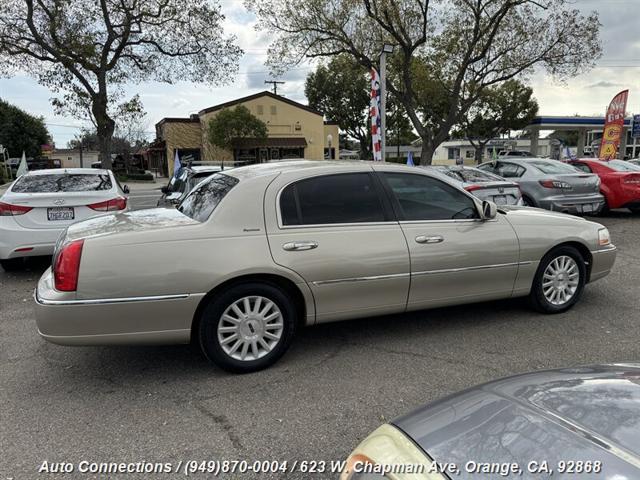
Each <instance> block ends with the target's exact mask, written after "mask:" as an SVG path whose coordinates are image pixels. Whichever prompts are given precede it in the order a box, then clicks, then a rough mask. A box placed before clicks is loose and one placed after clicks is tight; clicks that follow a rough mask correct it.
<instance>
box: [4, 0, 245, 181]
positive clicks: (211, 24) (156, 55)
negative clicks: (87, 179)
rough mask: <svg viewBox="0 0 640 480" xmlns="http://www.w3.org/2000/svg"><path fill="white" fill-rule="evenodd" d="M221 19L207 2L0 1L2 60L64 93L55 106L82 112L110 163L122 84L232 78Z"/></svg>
mask: <svg viewBox="0 0 640 480" xmlns="http://www.w3.org/2000/svg"><path fill="white" fill-rule="evenodd" d="M223 20H224V17H223V15H222V14H221V13H220V10H219V7H218V6H217V5H215V4H211V2H209V1H208V0H2V2H1V3H0V62H2V64H3V65H6V66H8V67H9V69H10V72H9V73H16V72H26V73H28V74H29V75H31V76H33V77H35V78H36V79H37V80H38V81H39V82H40V83H41V84H43V85H45V86H47V87H48V88H50V89H51V90H53V91H54V92H57V93H62V94H63V97H62V99H61V100H58V105H57V107H58V108H60V107H63V108H64V109H66V111H67V112H74V111H75V113H76V114H79V113H80V112H84V113H88V114H89V115H90V118H92V119H93V121H94V123H95V127H96V131H97V135H98V139H99V149H100V154H101V161H102V164H103V166H104V167H107V168H108V167H110V166H111V138H112V137H113V133H114V130H115V127H116V122H115V119H114V118H113V115H115V114H118V112H122V110H123V109H124V110H125V111H130V110H131V108H135V105H133V104H132V103H131V100H130V101H129V102H123V103H120V104H119V105H116V103H118V102H119V101H120V100H122V92H123V90H122V86H123V85H124V84H126V83H137V82H142V81H147V80H156V81H161V82H167V83H173V82H176V81H178V80H191V81H196V82H206V83H216V82H219V81H222V80H228V79H229V78H230V74H231V73H233V72H234V71H235V70H236V68H237V62H238V59H239V56H240V54H241V50H240V49H239V48H238V47H237V46H235V45H234V38H233V37H225V36H224V35H223V34H222V21H223Z"/></svg>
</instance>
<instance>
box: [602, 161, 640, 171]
mask: <svg viewBox="0 0 640 480" xmlns="http://www.w3.org/2000/svg"><path fill="white" fill-rule="evenodd" d="M605 165H607V166H608V167H610V168H613V169H614V170H615V171H616V172H640V167H639V166H638V165H634V164H633V163H629V162H625V161H624V160H611V161H609V162H606V163H605Z"/></svg>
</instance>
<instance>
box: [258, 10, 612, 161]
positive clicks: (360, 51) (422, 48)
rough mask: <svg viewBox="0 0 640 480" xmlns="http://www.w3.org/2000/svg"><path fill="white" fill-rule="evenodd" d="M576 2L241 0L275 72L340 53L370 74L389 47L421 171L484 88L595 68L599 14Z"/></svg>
mask: <svg viewBox="0 0 640 480" xmlns="http://www.w3.org/2000/svg"><path fill="white" fill-rule="evenodd" d="M573 3H574V2H572V1H571V0H473V1H471V0H440V1H434V0H333V1H331V2H327V1H326V0H307V1H305V2H291V1H289V0H245V5H246V6H247V7H248V8H249V9H250V10H251V11H253V12H254V13H255V14H256V15H257V17H258V25H257V27H258V28H260V29H263V30H266V31H268V33H269V34H270V35H272V37H273V39H274V40H273V43H272V44H271V45H270V48H269V64H270V65H271V68H272V70H274V72H281V71H284V70H286V69H287V68H290V67H291V66H293V65H296V64H298V63H299V62H300V61H301V60H303V59H304V58H317V57H333V56H335V55H339V54H348V55H350V56H351V57H353V58H354V59H355V60H357V61H358V62H359V63H360V64H361V65H363V66H364V67H366V68H370V67H372V66H374V65H376V64H377V63H378V57H379V54H380V51H381V50H382V46H383V45H384V44H392V45H395V53H394V54H393V58H391V59H390V62H389V63H390V67H391V68H393V69H394V70H395V72H390V75H389V77H388V81H387V87H388V90H389V92H390V93H391V95H392V96H393V97H395V98H396V99H397V100H398V101H399V102H400V103H401V104H402V105H403V106H404V108H405V111H406V114H407V115H408V117H409V119H410V120H411V123H412V124H413V127H414V128H415V131H416V132H417V134H418V135H419V136H420V138H421V140H422V154H421V158H420V163H422V164H430V163H431V160H432V156H433V152H434V151H435V149H436V148H437V146H438V145H439V144H440V143H442V142H443V141H444V140H445V139H446V138H447V137H448V136H449V134H450V131H451V128H452V127H453V126H454V125H455V124H456V123H458V122H459V121H460V118H461V117H462V116H463V115H464V114H465V113H466V112H467V110H469V109H470V108H471V107H472V106H473V105H474V104H475V103H476V102H477V101H478V99H479V98H480V96H481V95H482V93H483V91H484V90H485V89H486V88H489V87H491V86H494V85H499V84H501V83H503V82H504V81H506V80H509V79H511V78H522V79H526V78H527V76H528V75H530V74H531V73H532V72H533V71H534V69H535V68H545V69H546V71H547V72H548V73H549V74H550V75H552V76H553V77H555V78H556V79H559V80H564V79H567V78H570V77H572V76H575V75H577V74H579V73H581V72H584V71H586V70H588V69H589V68H591V67H592V66H593V65H594V64H595V62H596V61H597V60H598V58H599V57H600V55H601V44H600V40H599V32H600V22H599V19H598V14H597V13H596V12H592V13H591V14H589V15H583V14H582V13H580V11H579V10H577V9H575V8H573V6H572V5H573ZM394 79H395V80H394ZM425 79H426V80H428V81H426V82H423V81H422V80H425ZM432 93H435V95H434V94H432Z"/></svg>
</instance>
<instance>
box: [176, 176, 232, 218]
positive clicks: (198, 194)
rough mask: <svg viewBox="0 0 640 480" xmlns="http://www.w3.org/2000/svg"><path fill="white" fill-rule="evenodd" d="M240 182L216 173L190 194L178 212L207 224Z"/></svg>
mask: <svg viewBox="0 0 640 480" xmlns="http://www.w3.org/2000/svg"><path fill="white" fill-rule="evenodd" d="M238 182H239V180H238V179H237V178H234V177H230V176H228V175H223V174H221V173H216V174H214V175H212V176H211V177H209V178H207V179H205V180H204V181H203V182H202V183H201V184H200V185H199V186H198V188H197V189H195V190H193V191H192V192H191V193H189V195H187V197H186V198H185V199H184V200H183V201H182V203H181V204H180V206H179V207H178V210H179V211H180V212H182V213H183V214H185V215H186V216H188V217H190V218H193V219H194V220H196V221H198V222H205V221H207V220H208V219H209V217H210V216H211V213H212V212H213V210H215V208H216V207H217V206H218V204H219V203H220V202H221V201H222V199H223V198H224V197H225V195H226V194H227V193H229V190H231V189H232V188H233V187H234V186H235V185H236V184H237V183H238Z"/></svg>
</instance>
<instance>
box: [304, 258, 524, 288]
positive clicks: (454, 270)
mask: <svg viewBox="0 0 640 480" xmlns="http://www.w3.org/2000/svg"><path fill="white" fill-rule="evenodd" d="M532 263H533V262H530V261H526V262H512V263H497V264H493V265H478V266H474V267H462V268H446V269H442V270H426V271H423V272H411V273H393V274H389V275H376V276H371V277H352V278H339V279H335V280H318V281H315V282H311V283H313V284H314V285H315V286H317V287H319V286H322V285H333V284H336V283H352V282H367V281H373V280H387V279H390V278H403V277H409V276H415V275H437V274H440V273H459V272H469V271H475V270H486V269H491V268H505V267H521V266H526V265H531V264H532Z"/></svg>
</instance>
